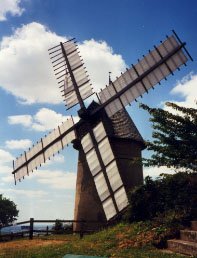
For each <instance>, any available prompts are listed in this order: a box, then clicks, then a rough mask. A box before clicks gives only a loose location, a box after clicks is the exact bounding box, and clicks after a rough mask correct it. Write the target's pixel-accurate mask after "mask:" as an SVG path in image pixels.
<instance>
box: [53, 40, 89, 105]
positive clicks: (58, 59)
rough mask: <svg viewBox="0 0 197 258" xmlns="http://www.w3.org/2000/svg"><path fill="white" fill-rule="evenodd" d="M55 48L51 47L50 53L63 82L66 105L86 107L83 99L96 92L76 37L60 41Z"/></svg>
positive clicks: (56, 73) (58, 75) (58, 77)
mask: <svg viewBox="0 0 197 258" xmlns="http://www.w3.org/2000/svg"><path fill="white" fill-rule="evenodd" d="M55 49H56V50H54V48H52V49H50V53H49V54H50V55H52V57H51V59H52V60H53V59H54V58H55V60H54V61H52V63H53V64H54V65H53V66H54V67H55V75H56V76H57V79H58V80H60V81H59V82H58V83H61V84H62V85H61V86H60V88H62V89H63V90H62V92H63V95H62V96H64V100H65V101H66V105H67V107H68V108H71V107H73V106H75V105H77V104H80V105H81V107H84V104H83V100H85V99H86V98H88V97H90V96H91V95H92V94H94V93H93V92H92V88H91V84H90V80H89V78H88V75H87V73H86V71H85V67H84V64H83V63H82V60H81V58H80V56H79V52H78V49H77V45H76V44H75V41H74V39H71V40H69V41H67V42H65V43H60V45H59V46H56V47H55Z"/></svg>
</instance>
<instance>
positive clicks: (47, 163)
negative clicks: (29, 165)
mask: <svg viewBox="0 0 197 258" xmlns="http://www.w3.org/2000/svg"><path fill="white" fill-rule="evenodd" d="M63 162H64V156H63V155H62V154H58V155H55V156H52V157H51V158H50V159H47V160H46V161H45V163H43V164H42V167H44V168H46V167H47V166H51V165H52V164H54V163H63Z"/></svg>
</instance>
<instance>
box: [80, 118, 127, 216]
mask: <svg viewBox="0 0 197 258" xmlns="http://www.w3.org/2000/svg"><path fill="white" fill-rule="evenodd" d="M81 144H82V147H83V150H84V153H85V155H86V160H87V163H88V166H89V169H90V171H91V174H92V176H93V179H94V182H95V185H96V189H97V192H98V195H99V198H100V200H101V203H102V206H103V209H104V212H105V215H106V218H107V220H110V219H111V218H113V217H114V216H116V215H117V214H118V213H119V212H121V211H122V210H123V209H124V208H125V207H127V205H128V198H127V195H126V191H125V188H124V186H123V182H122V179H121V176H120V173H119V170H118V167H117V163H116V160H115V157H114V154H113V152H112V149H111V145H110V142H109V138H108V137H107V134H106V131H105V129H104V126H103V123H102V122H100V123H99V124H98V125H97V126H95V127H94V128H93V130H91V129H90V131H89V133H87V134H86V135H85V136H84V137H83V138H82V140H81Z"/></svg>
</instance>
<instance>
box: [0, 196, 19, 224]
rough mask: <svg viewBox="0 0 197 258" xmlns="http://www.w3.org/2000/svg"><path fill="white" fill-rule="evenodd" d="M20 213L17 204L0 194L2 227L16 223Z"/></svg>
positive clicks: (0, 220)
mask: <svg viewBox="0 0 197 258" xmlns="http://www.w3.org/2000/svg"><path fill="white" fill-rule="evenodd" d="M18 212H19V211H18V210H17V207H16V204H15V203H14V202H13V201H10V200H9V199H7V198H5V197H3V195H2V194H0V226H6V225H8V224H9V223H12V222H14V221H15V220H16V217H18Z"/></svg>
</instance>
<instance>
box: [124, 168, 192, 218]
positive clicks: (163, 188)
mask: <svg viewBox="0 0 197 258" xmlns="http://www.w3.org/2000/svg"><path fill="white" fill-rule="evenodd" d="M129 203H130V205H129V209H128V214H127V216H128V218H129V220H130V222H132V221H145V220H149V219H153V218H155V217H157V216H158V215H159V214H160V216H161V214H163V215H162V216H163V217H165V214H169V212H170V213H171V211H172V212H175V213H176V214H179V213H180V214H182V215H183V217H184V219H185V223H186V222H187V221H189V220H191V219H192V218H195V217H196V216H197V173H187V172H179V173H176V174H174V175H167V174H162V175H160V177H159V178H157V179H156V180H152V179H151V178H150V177H146V179H145V184H144V185H142V186H138V187H136V188H135V189H134V190H132V191H131V192H130V195H129ZM182 222H183V221H182Z"/></svg>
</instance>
